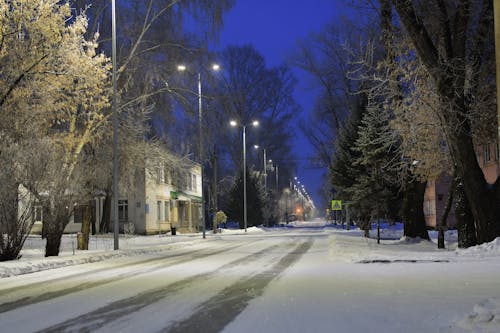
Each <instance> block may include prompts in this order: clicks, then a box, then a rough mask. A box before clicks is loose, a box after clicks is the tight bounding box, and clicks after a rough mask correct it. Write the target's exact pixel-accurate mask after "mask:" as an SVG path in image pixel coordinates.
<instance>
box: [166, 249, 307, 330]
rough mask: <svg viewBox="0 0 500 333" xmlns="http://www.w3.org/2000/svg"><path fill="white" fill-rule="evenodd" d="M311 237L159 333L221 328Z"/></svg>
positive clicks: (298, 254)
mask: <svg viewBox="0 0 500 333" xmlns="http://www.w3.org/2000/svg"><path fill="white" fill-rule="evenodd" d="M312 245H313V241H312V240H309V241H307V242H304V243H301V244H299V245H298V246H297V247H295V249H294V250H292V251H291V252H289V253H288V254H287V255H285V256H284V257H283V258H281V260H280V261H278V262H277V263H276V264H275V265H273V266H272V267H271V268H270V269H268V270H265V271H264V272H261V273H258V274H256V275H253V276H251V277H250V278H248V279H245V280H243V281H239V282H237V283H235V284H233V285H231V286H229V287H227V288H225V289H224V290H222V291H221V292H220V293H218V294H217V295H216V296H214V297H212V298H211V299H209V300H207V301H206V302H204V303H202V304H201V305H200V306H199V307H198V309H197V310H196V312H195V313H193V314H192V315H191V316H190V317H189V318H186V319H184V320H183V321H181V322H178V323H176V324H174V325H173V326H171V327H167V328H165V329H164V330H161V331H159V332H158V333H160V332H161V333H163V332H168V333H177V332H179V333H190V332H193V333H196V332H204V333H210V332H220V331H222V329H223V328H224V327H225V326H226V325H227V324H229V323H230V322H231V321H233V319H234V318H235V317H236V316H237V315H239V314H240V313H241V312H242V311H243V310H244V309H245V308H246V307H247V305H248V303H249V302H250V301H251V300H252V299H254V298H256V297H259V296H260V295H262V293H263V292H264V289H265V288H266V287H267V285H268V284H269V283H270V282H271V281H272V280H274V279H275V278H276V277H277V276H278V275H279V274H281V273H282V272H283V271H285V270H286V269H287V268H288V267H290V266H291V265H293V264H294V263H295V262H297V261H298V260H299V259H300V258H301V257H302V255H304V253H306V252H307V251H308V250H309V249H310V248H311V246H312Z"/></svg>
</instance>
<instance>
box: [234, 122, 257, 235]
mask: <svg viewBox="0 0 500 333" xmlns="http://www.w3.org/2000/svg"><path fill="white" fill-rule="evenodd" d="M229 124H230V125H231V126H232V127H236V126H238V122H237V121H236V120H231V121H230V122H229ZM251 124H252V126H253V127H257V126H259V122H258V121H257V120H254V121H252V123H251ZM240 126H241V127H242V129H243V223H244V225H245V232H247V147H246V130H247V125H240Z"/></svg>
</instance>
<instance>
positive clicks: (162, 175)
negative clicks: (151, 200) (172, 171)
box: [158, 165, 165, 184]
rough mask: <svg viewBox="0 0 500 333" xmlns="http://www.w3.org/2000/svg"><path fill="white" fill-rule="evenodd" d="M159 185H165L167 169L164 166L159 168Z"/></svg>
mask: <svg viewBox="0 0 500 333" xmlns="http://www.w3.org/2000/svg"><path fill="white" fill-rule="evenodd" d="M158 183H160V184H163V183H165V168H164V167H163V165H161V166H160V167H159V168H158Z"/></svg>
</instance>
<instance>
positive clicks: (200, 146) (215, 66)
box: [177, 64, 220, 238]
mask: <svg viewBox="0 0 500 333" xmlns="http://www.w3.org/2000/svg"><path fill="white" fill-rule="evenodd" d="M211 69H212V70H213V71H218V70H220V66H219V65H218V64H213V65H212V66H211ZM177 70H178V71H179V72H184V71H186V70H187V67H186V65H183V64H180V65H178V66H177ZM202 116H203V114H202V94H201V72H198V131H199V133H198V150H199V152H198V154H199V162H200V167H201V221H202V228H203V238H206V221H205V196H204V195H203V138H202V134H203V130H202V119H203V117H202Z"/></svg>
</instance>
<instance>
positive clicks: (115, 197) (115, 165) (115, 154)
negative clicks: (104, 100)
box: [111, 0, 120, 250]
mask: <svg viewBox="0 0 500 333" xmlns="http://www.w3.org/2000/svg"><path fill="white" fill-rule="evenodd" d="M111 49H112V51H111V53H112V58H113V60H112V61H113V218H114V224H113V234H114V249H115V250H118V248H119V240H118V239H119V238H118V231H119V228H120V225H119V222H118V111H117V106H116V104H117V100H116V90H117V89H116V74H117V73H116V8H115V0H111Z"/></svg>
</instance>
